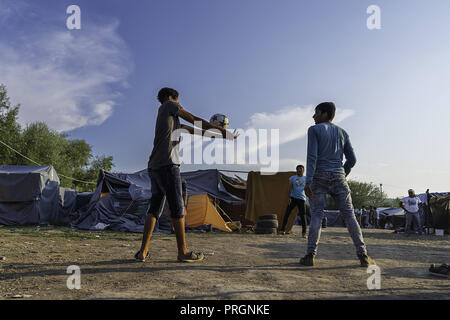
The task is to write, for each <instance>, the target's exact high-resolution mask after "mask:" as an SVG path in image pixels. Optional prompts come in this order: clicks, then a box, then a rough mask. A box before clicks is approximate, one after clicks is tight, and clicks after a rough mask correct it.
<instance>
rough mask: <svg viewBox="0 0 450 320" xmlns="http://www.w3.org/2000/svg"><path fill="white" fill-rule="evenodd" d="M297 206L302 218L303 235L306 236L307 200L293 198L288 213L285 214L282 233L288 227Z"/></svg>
mask: <svg viewBox="0 0 450 320" xmlns="http://www.w3.org/2000/svg"><path fill="white" fill-rule="evenodd" d="M295 206H297V207H298V215H299V216H300V219H301V221H302V234H306V218H305V212H306V210H305V200H302V199H296V198H293V197H291V201H290V202H289V205H288V207H287V209H286V213H285V214H284V218H283V225H282V226H281V231H285V229H286V225H287V223H288V220H289V216H290V215H291V212H292V210H293V209H294V208H295Z"/></svg>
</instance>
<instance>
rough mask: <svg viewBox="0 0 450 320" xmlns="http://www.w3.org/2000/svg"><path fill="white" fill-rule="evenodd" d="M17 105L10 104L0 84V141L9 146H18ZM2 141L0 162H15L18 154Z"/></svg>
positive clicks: (4, 89)
mask: <svg viewBox="0 0 450 320" xmlns="http://www.w3.org/2000/svg"><path fill="white" fill-rule="evenodd" d="M19 107H20V105H16V106H13V105H12V104H11V102H10V100H9V97H8V94H7V91H6V87H5V86H4V85H3V84H0V141H1V142H3V143H5V144H7V145H9V146H15V147H19V148H20V145H21V135H20V131H21V128H20V124H19V123H18V122H17V117H18V115H19ZM3 143H0V164H2V165H12V164H15V163H16V162H17V160H18V157H19V155H18V154H17V153H16V152H14V151H13V150H11V149H10V148H8V147H6V146H5V145H4V144H3Z"/></svg>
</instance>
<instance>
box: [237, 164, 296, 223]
mask: <svg viewBox="0 0 450 320" xmlns="http://www.w3.org/2000/svg"><path fill="white" fill-rule="evenodd" d="M295 174H296V172H295V171H290V172H278V173H277V174H274V175H262V174H261V173H260V172H254V171H252V172H250V173H249V174H248V177H247V192H246V195H245V202H246V210H245V219H247V220H250V221H252V222H254V223H256V221H257V220H258V217H259V216H262V215H265V214H276V215H277V216H278V223H279V226H280V227H281V223H282V222H283V217H284V213H285V211H286V208H287V206H288V202H289V177H291V176H293V175H295ZM297 214H298V209H297V208H295V209H294V210H293V211H292V212H291V215H290V217H289V220H288V224H287V226H286V231H290V230H291V228H292V226H293V225H294V222H295V218H296V217H297Z"/></svg>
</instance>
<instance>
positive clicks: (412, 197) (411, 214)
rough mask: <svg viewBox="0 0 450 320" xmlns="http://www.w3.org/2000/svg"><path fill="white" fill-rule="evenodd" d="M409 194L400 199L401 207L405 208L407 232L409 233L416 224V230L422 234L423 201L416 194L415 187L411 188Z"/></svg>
mask: <svg viewBox="0 0 450 320" xmlns="http://www.w3.org/2000/svg"><path fill="white" fill-rule="evenodd" d="M408 194H409V196H408V197H405V198H403V199H402V200H401V201H400V207H402V209H403V210H405V218H406V225H405V234H406V235H409V234H410V233H411V229H412V227H414V226H415V227H416V230H415V231H417V232H418V233H419V234H422V229H421V226H420V217H419V205H421V203H422V201H420V199H419V197H417V196H416V194H415V192H414V190H413V189H409V190H408Z"/></svg>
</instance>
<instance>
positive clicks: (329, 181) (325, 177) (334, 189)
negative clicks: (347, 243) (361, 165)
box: [307, 171, 367, 255]
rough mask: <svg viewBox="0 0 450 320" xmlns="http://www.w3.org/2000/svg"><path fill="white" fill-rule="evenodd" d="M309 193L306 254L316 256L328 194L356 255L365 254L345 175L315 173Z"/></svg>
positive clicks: (324, 172)
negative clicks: (309, 215) (342, 219)
mask: <svg viewBox="0 0 450 320" xmlns="http://www.w3.org/2000/svg"><path fill="white" fill-rule="evenodd" d="M311 191H312V193H313V198H312V199H310V201H309V203H310V206H311V224H310V226H309V236H308V249H307V253H308V254H317V246H318V245H319V240H320V233H321V224H322V219H323V216H324V212H323V211H324V209H325V201H326V196H327V194H330V195H331V196H332V197H333V198H334V200H335V201H336V203H337V204H338V207H339V210H340V212H341V215H342V217H343V218H344V220H345V224H346V226H347V229H348V232H349V233H350V236H351V238H352V240H353V243H354V245H355V247H356V254H358V255H360V254H367V249H366V246H365V244H364V239H363V236H362V233H361V228H360V227H359V224H358V222H357V221H356V217H355V213H354V210H353V204H352V197H351V194H350V188H349V186H348V183H347V180H346V179H345V175H344V174H343V173H337V172H327V171H319V172H316V174H315V175H314V178H313V182H312V184H311Z"/></svg>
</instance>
